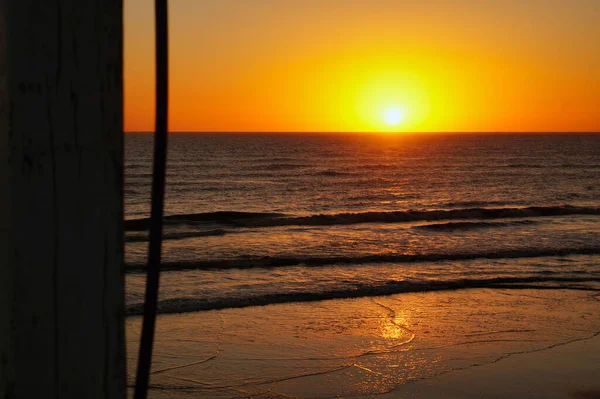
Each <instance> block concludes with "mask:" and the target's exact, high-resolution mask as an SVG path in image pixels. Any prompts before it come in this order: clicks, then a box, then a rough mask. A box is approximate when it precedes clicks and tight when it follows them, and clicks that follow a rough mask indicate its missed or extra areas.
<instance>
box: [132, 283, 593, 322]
mask: <svg viewBox="0 0 600 399" xmlns="http://www.w3.org/2000/svg"><path fill="white" fill-rule="evenodd" d="M598 282H600V277H595V276H588V277H553V276H530V277H493V278H486V279H456V280H446V281H387V282H384V283H382V284H378V285H368V284H356V285H355V286H354V287H352V288H350V289H348V288H345V289H332V290H325V291H314V292H311V291H298V292H285V293H271V294H262V295H260V294H259V295H252V294H246V295H242V296H238V297H233V298H232V297H228V298H224V297H221V298H219V297H217V298H214V297H207V298H175V299H166V300H162V301H160V302H159V304H158V312H159V313H162V314H165V313H187V312H196V311H205V310H216V309H227V308H244V307H250V306H264V305H271V304H278V303H291V302H311V301H322V300H328V299H342V298H360V297H371V296H383V295H393V294H400V293H414V292H432V291H454V290H460V289H469V288H504V289H529V288H536V289H578V290H590V291H596V289H594V288H593V287H590V286H585V285H582V284H584V283H598ZM142 312H143V305H142V304H133V305H129V306H127V314H128V315H130V316H133V315H141V314H142Z"/></svg>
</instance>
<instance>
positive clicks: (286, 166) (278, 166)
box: [248, 162, 313, 171]
mask: <svg viewBox="0 0 600 399" xmlns="http://www.w3.org/2000/svg"><path fill="white" fill-rule="evenodd" d="M312 166H313V165H310V164H305V163H291V162H282V163H268V164H260V165H256V166H251V167H249V168H248V170H265V171H273V170H296V169H304V168H311V167H312Z"/></svg>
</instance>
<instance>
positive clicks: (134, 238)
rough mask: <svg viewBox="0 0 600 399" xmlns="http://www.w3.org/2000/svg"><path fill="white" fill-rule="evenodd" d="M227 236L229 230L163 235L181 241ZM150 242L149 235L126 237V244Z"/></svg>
mask: <svg viewBox="0 0 600 399" xmlns="http://www.w3.org/2000/svg"><path fill="white" fill-rule="evenodd" d="M225 234H227V230H225V229H214V230H205V231H184V232H169V231H166V232H164V234H163V240H181V239H184V238H194V237H210V236H213V237H214V236H224V235H225ZM146 241H148V235H147V234H135V235H126V236H125V242H146Z"/></svg>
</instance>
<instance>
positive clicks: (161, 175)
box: [135, 0, 169, 399]
mask: <svg viewBox="0 0 600 399" xmlns="http://www.w3.org/2000/svg"><path fill="white" fill-rule="evenodd" d="M167 8H168V7H167V0H156V1H155V12H156V133H155V136H154V172H153V177H152V210H151V222H150V247H149V251H148V279H147V282H146V299H145V304H144V322H143V324H142V337H141V341H140V353H139V359H138V368H137V379H136V386H135V398H136V399H144V398H146V397H147V395H148V383H149V378H150V367H151V364H152V347H153V342H154V330H155V325H156V309H157V301H158V287H159V280H160V258H161V249H162V229H163V209H164V198H165V174H166V163H167V129H168V106H169V98H168V97H169V79H168V78H169V59H168V57H169V52H168V45H169V37H168V12H167V11H168V10H167Z"/></svg>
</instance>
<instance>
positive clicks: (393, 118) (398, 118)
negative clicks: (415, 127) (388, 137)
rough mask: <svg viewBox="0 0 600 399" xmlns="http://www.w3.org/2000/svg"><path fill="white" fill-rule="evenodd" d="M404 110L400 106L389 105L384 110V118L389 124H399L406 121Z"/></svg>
mask: <svg viewBox="0 0 600 399" xmlns="http://www.w3.org/2000/svg"><path fill="white" fill-rule="evenodd" d="M404 117H405V114H404V111H403V110H402V109H400V108H398V107H389V108H386V109H385V110H384V111H383V119H384V121H385V123H386V124H387V125H388V126H398V125H399V124H401V123H402V122H403V121H404Z"/></svg>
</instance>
